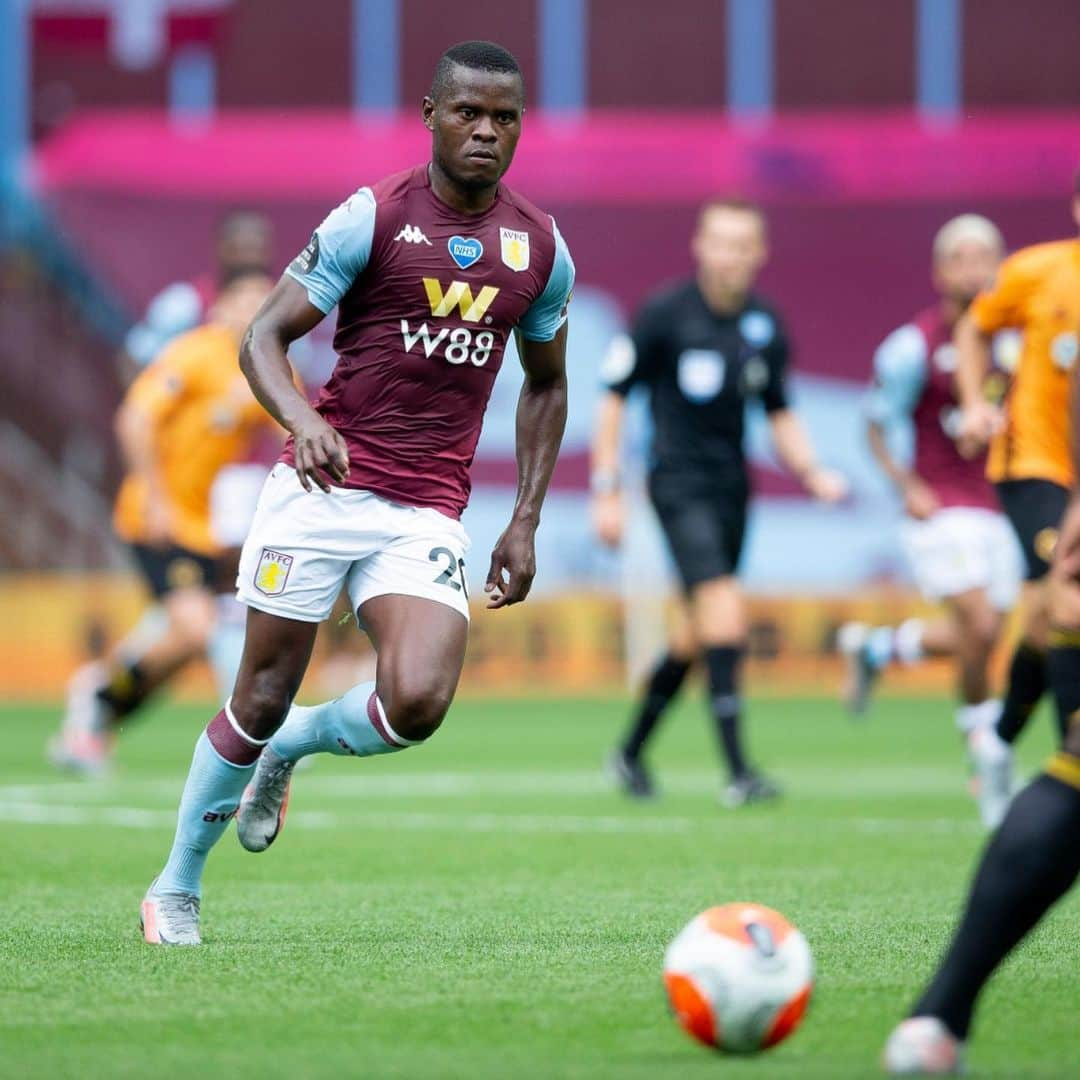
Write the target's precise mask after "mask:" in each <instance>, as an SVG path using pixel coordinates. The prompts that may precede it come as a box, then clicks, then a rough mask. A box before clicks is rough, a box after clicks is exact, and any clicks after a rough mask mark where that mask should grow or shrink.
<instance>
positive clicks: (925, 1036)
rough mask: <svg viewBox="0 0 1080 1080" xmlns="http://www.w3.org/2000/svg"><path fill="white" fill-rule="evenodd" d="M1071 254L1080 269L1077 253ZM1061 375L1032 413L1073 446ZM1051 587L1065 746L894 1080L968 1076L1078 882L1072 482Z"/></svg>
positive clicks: (1079, 649) (1016, 830)
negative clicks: (1008, 980)
mask: <svg viewBox="0 0 1080 1080" xmlns="http://www.w3.org/2000/svg"><path fill="white" fill-rule="evenodd" d="M1036 250H1037V249H1036ZM1073 250H1074V258H1075V259H1077V260H1078V261H1080V245H1076V246H1074V249H1073ZM1071 310H1072V314H1073V317H1074V322H1073V326H1080V292H1078V293H1077V294H1076V296H1075V297H1074V299H1073V307H1072V309H1071ZM1037 355H1038V354H1032V356H1033V357H1034V356H1037ZM1062 376H1063V378H1064V381H1065V386H1064V387H1062V386H1061V385H1060V384H1058V383H1056V382H1055V381H1051V380H1047V381H1045V382H1043V383H1041V384H1040V385H1039V387H1038V389H1036V390H1034V391H1031V393H1032V394H1033V397H1032V398H1030V399H1029V400H1028V405H1029V407H1030V405H1032V404H1034V403H1039V404H1041V405H1042V406H1043V407H1044V408H1045V407H1046V406H1047V405H1049V404H1051V403H1053V404H1056V405H1058V406H1060V407H1061V408H1062V410H1063V412H1062V413H1061V414H1060V415H1059V420H1060V427H1061V429H1063V430H1062V434H1064V435H1065V436H1066V438H1067V437H1068V434H1069V429H1070V427H1071V429H1072V431H1074V432H1076V431H1080V395H1077V393H1076V387H1075V383H1076V378H1075V376H1074V375H1073V374H1072V372H1071V371H1069V372H1066V371H1063V372H1062ZM1070 383H1071V384H1073V387H1072V397H1073V400H1072V404H1071V407H1070V405H1069V403H1068V401H1067V399H1063V398H1062V397H1061V391H1062V390H1064V393H1065V394H1066V395H1067V394H1068V393H1069V384H1070ZM1027 385H1029V386H1030V384H1027ZM1048 399H1049V400H1048ZM1070 412H1071V417H1070ZM1043 415H1044V416H1045V415H1046V413H1045V412H1044V413H1043ZM1070 419H1071V424H1070ZM1074 453H1076V454H1077V455H1078V456H1080V453H1078V452H1077V451H1075V450H1074ZM1075 465H1076V462H1075V461H1074V468H1075ZM1073 475H1074V476H1075V475H1076V473H1075V472H1074V474H1073ZM1048 583H1049V589H1048V595H1049V600H1050V608H1049V621H1050V624H1051V627H1052V629H1051V631H1050V634H1049V645H1050V650H1049V663H1048V664H1047V673H1048V679H1049V683H1050V688H1051V691H1052V693H1053V695H1054V699H1055V704H1056V707H1057V714H1058V718H1059V722H1060V723H1061V726H1062V728H1063V730H1064V731H1065V736H1064V743H1063V745H1062V748H1061V751H1060V752H1059V753H1058V754H1056V755H1055V756H1054V757H1052V758H1051V759H1050V761H1049V762H1048V763H1047V765H1046V768H1045V770H1044V771H1043V773H1042V774H1041V775H1040V776H1038V777H1037V778H1036V779H1035V780H1034V781H1033V782H1032V783H1031V784H1030V785H1029V786H1028V787H1027V788H1026V789H1025V790H1024V791H1022V792H1021V793H1020V794H1019V795H1017V797H1016V799H1015V800H1014V801H1013V803H1012V806H1011V807H1009V810H1008V813H1007V814H1006V816H1005V820H1004V821H1003V822H1002V824H1001V828H1000V829H999V830H998V832H997V834H996V835H995V836H994V838H993V840H991V842H990V845H989V847H988V848H987V849H986V852H985V853H984V854H983V857H982V862H981V863H980V865H979V868H978V870H977V871H976V874H975V880H974V882H973V884H972V886H971V892H970V895H969V896H968V901H967V906H966V908H965V910H964V914H963V918H962V919H961V921H960V925H959V926H958V927H957V929H956V932H955V934H954V935H953V939H952V943H951V944H950V946H949V949H948V951H947V952H946V954H945V957H944V959H943V960H942V962H941V964H940V966H939V968H938V970H937V972H936V974H935V975H934V978H933V980H932V981H931V983H930V985H929V987H928V988H927V989H926V991H925V992H924V993H923V995H922V997H921V998H920V999H919V1001H918V1002H917V1003H916V1005H915V1007H914V1009H913V1010H912V1012H911V1016H910V1017H909V1018H908V1019H907V1020H905V1021H904V1022H903V1023H901V1024H900V1025H899V1026H898V1027H897V1028H896V1030H895V1031H893V1033H892V1035H891V1036H890V1038H889V1040H888V1042H887V1043H886V1045H885V1054H884V1064H885V1068H886V1070H887V1071H888V1072H890V1073H892V1074H895V1075H924V1076H946V1075H953V1074H956V1073H960V1072H962V1071H963V1055H964V1044H965V1042H966V1040H967V1038H968V1034H969V1031H970V1028H971V1020H972V1015H973V1013H974V1010H975V1005H976V1002H977V1000H978V997H979V994H980V992H981V991H982V988H983V987H984V986H985V985H986V983H987V981H988V980H989V978H990V976H991V975H992V974H993V973H994V971H995V970H996V969H997V967H998V965H999V964H1000V963H1001V962H1002V961H1003V960H1004V959H1005V957H1006V956H1007V955H1008V954H1009V953H1010V952H1011V951H1012V949H1013V948H1014V947H1015V946H1016V945H1017V944H1019V942H1020V941H1022V940H1023V938H1024V937H1025V936H1026V935H1027V934H1028V933H1029V932H1030V931H1031V930H1032V929H1033V928H1034V927H1035V925H1036V924H1037V923H1038V922H1039V920H1040V919H1041V918H1042V917H1043V916H1044V915H1045V914H1046V912H1047V911H1048V910H1049V909H1050V908H1051V907H1052V906H1053V905H1054V904H1055V903H1056V902H1057V901H1058V900H1059V899H1060V898H1061V897H1062V896H1064V895H1065V893H1066V892H1068V890H1069V889H1070V888H1071V887H1072V886H1073V884H1074V883H1075V881H1076V878H1077V876H1078V875H1080V488H1077V487H1076V486H1075V481H1074V486H1073V489H1072V495H1071V498H1070V501H1069V503H1068V507H1067V512H1066V514H1065V518H1064V521H1063V522H1062V524H1061V534H1060V537H1059V539H1058V542H1057V545H1056V546H1055V550H1054V554H1053V563H1052V567H1051V570H1050V574H1049V578H1048ZM1065 1005H1066V1007H1068V1005H1069V1003H1068V1002H1066V1003H1065Z"/></svg>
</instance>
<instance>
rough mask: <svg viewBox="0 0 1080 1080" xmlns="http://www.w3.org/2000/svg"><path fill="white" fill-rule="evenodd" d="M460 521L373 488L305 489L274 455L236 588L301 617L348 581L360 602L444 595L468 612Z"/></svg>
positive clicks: (314, 612)
mask: <svg viewBox="0 0 1080 1080" xmlns="http://www.w3.org/2000/svg"><path fill="white" fill-rule="evenodd" d="M468 550H469V537H468V535H467V534H466V532H465V529H464V528H463V527H462V525H461V522H459V521H454V520H453V519H452V518H448V517H447V516H446V515H445V514H440V513H439V512H438V511H437V510H431V509H429V508H426V507H419V506H402V505H401V504H399V503H394V502H390V501H389V500H388V499H384V498H382V497H381V496H379V495H374V494H372V493H371V492H370V491H354V490H351V489H348V488H334V490H333V491H331V492H330V493H329V494H327V493H326V492H323V491H320V490H319V489H318V488H315V489H314V490H312V491H310V492H308V491H305V490H304V489H303V487H301V485H300V480H299V479H298V477H297V475H296V471H295V470H294V469H293V468H292V466H291V465H284V464H278V465H275V466H274V468H273V470H272V471H271V473H270V476H269V477H268V478H267V480H266V484H265V485H264V486H263V490H262V494H261V495H260V496H259V505H258V507H257V508H256V510H255V519H254V521H252V523H251V532H250V533H249V534H248V538H247V542H246V543H245V544H244V550H243V553H242V554H241V556H240V572H239V574H238V576H237V579H236V589H237V596H238V598H239V599H240V600H241V601H243V602H244V603H245V604H247V605H249V606H250V607H253V608H257V609H258V610H259V611H267V612H269V613H270V614H272V615H280V616H282V617H283V618H286V619H299V620H300V621H302V622H322V620H323V619H325V618H326V617H327V616H328V615H329V614H330V609H331V608H332V607H333V606H334V601H335V600H337V598H338V594H339V593H340V592H341V589H342V587H344V588H346V589H348V592H349V598H350V600H351V601H352V607H353V611H356V610H357V609H358V608H359V607H360V605H361V604H363V603H364V602H365V601H366V600H370V599H371V598H372V597H373V596H383V595H385V594H387V593H399V594H402V593H403V594H405V595H406V596H421V597H424V598H426V599H428V600H435V601H438V602H439V603H440V604H446V605H447V606H448V607H452V608H454V609H455V610H456V611H460V612H461V614H462V615H464V616H465V618H466V619H468V617H469V594H468V589H467V587H466V584H465V553H466V552H467V551H468Z"/></svg>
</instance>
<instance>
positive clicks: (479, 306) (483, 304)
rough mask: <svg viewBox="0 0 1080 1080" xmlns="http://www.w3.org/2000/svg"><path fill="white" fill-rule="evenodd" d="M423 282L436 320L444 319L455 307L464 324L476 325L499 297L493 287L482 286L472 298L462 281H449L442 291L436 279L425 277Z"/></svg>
mask: <svg viewBox="0 0 1080 1080" xmlns="http://www.w3.org/2000/svg"><path fill="white" fill-rule="evenodd" d="M423 280H424V292H426V293H427V298H428V305H429V306H430V307H431V314H432V315H434V316H435V317H436V318H438V319H445V318H446V316H447V315H449V314H450V313H451V312H452V311H453V310H454V308H455V307H456V308H457V309H458V311H459V312H460V313H461V317H462V319H464V320H465V322H472V323H477V322H479V321H480V320H481V319H482V318H483V317H484V316H485V315H486V314H487V311H488V308H490V307H491V305H492V302H493V301H494V300H495V297H496V296H498V295H499V290H498V289H497V288H496V287H495V286H494V285H484V286H483V287H482V288H481V289H480V292H479V293H477V295H476V296H475V297H474V296H473V293H472V289H471V288H470V287H469V285H468V284H467V283H466V282H464V281H451V282H450V284H449V286H447V288H446V289H445V291H444V290H443V286H442V282H441V281H439V280H437V279H436V278H429V277H426V278H424V279H423Z"/></svg>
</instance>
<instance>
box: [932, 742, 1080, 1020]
mask: <svg viewBox="0 0 1080 1080" xmlns="http://www.w3.org/2000/svg"><path fill="white" fill-rule="evenodd" d="M1078 785H1080V759H1078V758H1075V757H1071V756H1068V755H1065V754H1059V755H1058V756H1057V757H1056V758H1055V759H1054V760H1052V761H1051V762H1050V764H1049V765H1048V766H1047V772H1046V773H1044V774H1043V775H1042V776H1039V777H1037V778H1036V779H1035V780H1034V781H1033V782H1032V783H1031V784H1030V785H1029V786H1028V787H1027V788H1025V789H1024V791H1022V792H1021V793H1020V794H1019V795H1018V796H1017V797H1016V799H1015V801H1014V802H1013V804H1012V807H1011V808H1010V809H1009V813H1008V814H1007V815H1006V817H1005V820H1004V821H1003V822H1002V823H1001V828H1000V829H999V830H998V833H997V835H996V836H995V837H994V838H993V840H992V841H991V843H990V846H989V847H988V848H987V849H986V852H985V854H984V855H983V858H982V862H981V864H980V865H979V869H978V872H977V873H976V875H975V882H974V884H973V885H972V888H971V895H970V896H969V897H968V903H967V909H966V911H965V912H964V917H963V919H962V920H961V922H960V926H959V928H958V929H957V931H956V934H955V936H954V937H953V940H952V944H951V945H950V946H949V951H948V952H947V953H946V955H945V959H944V960H943V961H942V964H941V966H940V967H939V968H938V971H937V974H936V975H935V976H934V979H933V982H931V984H930V986H929V988H928V989H927V991H926V992H925V993H924V994H923V996H922V998H921V999H920V1000H919V1002H918V1004H917V1005H916V1006H915V1008H914V1009H913V1010H912V1015H913V1016H936V1017H938V1018H939V1019H940V1020H942V1021H943V1022H944V1024H945V1026H946V1027H948V1029H949V1030H950V1031H951V1032H952V1033H953V1034H954V1035H955V1036H956V1037H957V1038H959V1039H966V1038H967V1034H968V1029H969V1027H970V1026H971V1014H972V1012H973V1010H974V1008H975V1001H976V998H978V996H979V992H980V991H981V990H982V988H983V986H984V985H985V983H986V981H987V979H989V978H990V976H991V975H992V974H993V972H994V969H995V968H997V966H998V964H1000V963H1001V961H1002V960H1004V959H1005V957H1006V955H1008V953H1009V952H1010V950H1011V949H1012V948H1013V947H1014V946H1015V945H1016V944H1017V943H1018V942H1019V941H1020V940H1021V939H1022V938H1023V937H1024V935H1025V934H1027V933H1028V931H1029V930H1031V928H1032V927H1033V926H1035V924H1036V923H1037V922H1038V921H1039V920H1040V919H1041V918H1042V917H1043V915H1045V914H1046V912H1047V911H1048V910H1049V908H1050V907H1051V906H1052V905H1053V904H1054V903H1055V902H1056V901H1057V900H1059V899H1060V898H1061V897H1062V896H1063V895H1064V894H1065V893H1066V892H1067V891H1068V889H1069V888H1070V887H1071V886H1072V884H1073V882H1074V881H1075V880H1076V877H1077V874H1080V844H1078V843H1077V842H1076V837H1077V835H1078V833H1080V786H1078Z"/></svg>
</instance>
